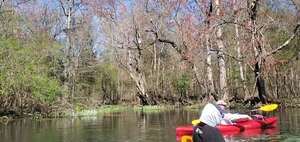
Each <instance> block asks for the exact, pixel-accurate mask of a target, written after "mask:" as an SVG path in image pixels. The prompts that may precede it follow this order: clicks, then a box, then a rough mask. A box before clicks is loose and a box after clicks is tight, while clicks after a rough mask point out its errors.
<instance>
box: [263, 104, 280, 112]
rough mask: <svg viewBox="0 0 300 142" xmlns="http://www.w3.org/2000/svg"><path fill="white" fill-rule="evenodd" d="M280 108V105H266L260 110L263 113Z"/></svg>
mask: <svg viewBox="0 0 300 142" xmlns="http://www.w3.org/2000/svg"><path fill="white" fill-rule="evenodd" d="M277 108H278V104H269V105H264V106H262V107H260V108H259V110H261V111H273V110H275V109H277Z"/></svg>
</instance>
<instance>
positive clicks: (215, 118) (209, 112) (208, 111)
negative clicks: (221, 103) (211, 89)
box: [200, 103, 222, 127]
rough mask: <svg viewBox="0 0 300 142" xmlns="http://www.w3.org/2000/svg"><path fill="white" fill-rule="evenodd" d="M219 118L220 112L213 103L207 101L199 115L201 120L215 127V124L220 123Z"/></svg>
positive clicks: (220, 116)
mask: <svg viewBox="0 0 300 142" xmlns="http://www.w3.org/2000/svg"><path fill="white" fill-rule="evenodd" d="M221 120H222V115H221V112H220V111H219V110H218V109H217V108H216V106H215V105H213V104H211V103H208V104H206V105H205V106H204V108H203V109H202V112H201V116H200V121H201V122H203V123H205V124H206V125H209V126H211V127H215V126H216V125H218V124H220V123H221Z"/></svg>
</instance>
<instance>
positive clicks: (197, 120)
mask: <svg viewBox="0 0 300 142" xmlns="http://www.w3.org/2000/svg"><path fill="white" fill-rule="evenodd" d="M200 122H201V121H200V120H199V119H195V120H193V121H192V124H193V126H196V125H197V124H199V123H200Z"/></svg>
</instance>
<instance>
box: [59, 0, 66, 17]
mask: <svg viewBox="0 0 300 142" xmlns="http://www.w3.org/2000/svg"><path fill="white" fill-rule="evenodd" d="M58 2H59V3H60V6H61V8H62V10H63V12H64V15H65V16H68V14H67V11H66V8H65V6H64V3H63V2H62V0H58Z"/></svg>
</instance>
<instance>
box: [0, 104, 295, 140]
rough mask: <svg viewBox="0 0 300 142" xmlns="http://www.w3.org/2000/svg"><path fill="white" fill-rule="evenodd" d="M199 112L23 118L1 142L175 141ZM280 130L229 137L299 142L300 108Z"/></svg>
mask: <svg viewBox="0 0 300 142" xmlns="http://www.w3.org/2000/svg"><path fill="white" fill-rule="evenodd" d="M198 115H199V112H198V111H186V110H170V111H167V112H160V113H147V114H144V113H141V112H133V111H128V112H121V113H108V114H102V115H98V116H94V117H81V118H60V119H46V120H31V119H21V120H15V121H13V122H11V123H9V124H7V125H0V142H175V141H176V140H175V139H176V137H175V128H176V126H178V125H184V124H187V123H190V122H191V120H193V119H195V118H197V117H198ZM269 115H275V116H278V117H279V123H278V129H275V130H270V131H262V132H260V133H259V134H255V135H252V134H251V133H250V134H240V135H236V136H231V137H226V141H229V142H269V141H271V142H281V141H283V142H300V124H299V122H300V109H285V110H279V111H278V112H276V113H273V114H269Z"/></svg>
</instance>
